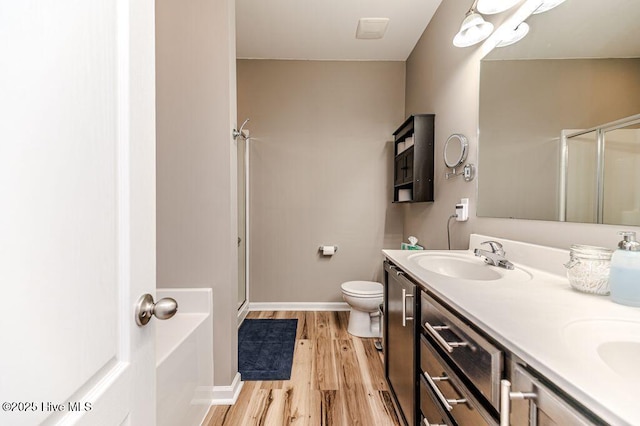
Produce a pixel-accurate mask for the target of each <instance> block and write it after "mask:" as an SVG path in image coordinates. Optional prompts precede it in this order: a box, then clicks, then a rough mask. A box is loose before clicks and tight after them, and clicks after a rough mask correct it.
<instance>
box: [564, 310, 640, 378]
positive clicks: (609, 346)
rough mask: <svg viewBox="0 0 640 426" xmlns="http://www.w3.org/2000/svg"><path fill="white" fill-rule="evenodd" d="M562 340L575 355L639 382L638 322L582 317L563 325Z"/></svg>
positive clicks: (639, 344) (639, 323)
mask: <svg viewBox="0 0 640 426" xmlns="http://www.w3.org/2000/svg"><path fill="white" fill-rule="evenodd" d="M563 332H564V333H563V334H564V336H565V339H564V340H565V343H566V344H567V345H568V346H569V347H570V348H571V350H572V351H578V352H576V353H577V355H578V356H581V357H588V358H589V360H590V361H591V362H597V363H601V364H604V365H606V366H607V367H608V368H609V369H610V370H611V371H613V372H614V373H616V374H617V375H619V376H621V377H625V378H629V379H633V380H638V381H640V369H639V368H638V360H640V321H626V320H608V319H601V320H582V321H576V322H572V323H569V324H568V325H566V326H565V327H564V330H563Z"/></svg>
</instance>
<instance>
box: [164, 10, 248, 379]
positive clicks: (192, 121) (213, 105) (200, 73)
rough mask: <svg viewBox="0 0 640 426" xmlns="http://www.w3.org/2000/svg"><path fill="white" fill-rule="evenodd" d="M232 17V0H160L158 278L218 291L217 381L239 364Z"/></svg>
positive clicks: (215, 295) (166, 284) (166, 283)
mask: <svg viewBox="0 0 640 426" xmlns="http://www.w3.org/2000/svg"><path fill="white" fill-rule="evenodd" d="M234 22H235V17H234V2H233V1H232V0H194V1H189V2H183V1H179V0H159V1H157V2H156V70H157V71H156V96H157V100H156V104H157V105H156V110H157V125H156V126H157V160H156V163H157V280H158V281H157V285H158V287H210V288H212V289H213V316H214V330H213V332H214V384H215V385H229V384H230V383H231V381H232V380H233V377H234V376H235V374H236V372H237V370H238V368H237V312H236V298H237V273H238V272H237V266H236V264H237V249H236V238H237V235H236V223H237V215H236V211H237V205H236V157H235V154H236V151H235V147H234V144H233V141H232V140H231V129H232V128H233V126H234V125H235V116H236V114H235V111H236V104H235V99H236V94H235V36H234V34H235V28H234V25H235V24H234ZM178 303H180V301H179V300H178Z"/></svg>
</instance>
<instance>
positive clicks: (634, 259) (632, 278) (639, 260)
mask: <svg viewBox="0 0 640 426" xmlns="http://www.w3.org/2000/svg"><path fill="white" fill-rule="evenodd" d="M620 235H622V236H623V240H622V241H620V243H619V244H618V250H616V251H615V252H614V253H613V256H611V270H610V273H609V284H610V286H611V299H612V300H613V301H614V302H616V303H620V304H623V305H629V306H638V307H640V243H639V242H637V241H636V233H635V232H620Z"/></svg>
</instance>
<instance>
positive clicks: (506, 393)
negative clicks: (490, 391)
mask: <svg viewBox="0 0 640 426" xmlns="http://www.w3.org/2000/svg"><path fill="white" fill-rule="evenodd" d="M537 396H538V395H536V394H535V393H533V392H511V382H510V381H508V380H500V426H509V414H511V400H512V399H534V398H536V397H537Z"/></svg>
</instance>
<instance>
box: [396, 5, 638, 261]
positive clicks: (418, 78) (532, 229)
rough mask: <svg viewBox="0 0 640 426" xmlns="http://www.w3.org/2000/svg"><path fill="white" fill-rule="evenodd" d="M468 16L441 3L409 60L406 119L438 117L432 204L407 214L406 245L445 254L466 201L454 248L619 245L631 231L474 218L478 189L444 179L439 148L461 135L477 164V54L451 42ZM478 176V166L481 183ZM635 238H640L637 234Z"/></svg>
mask: <svg viewBox="0 0 640 426" xmlns="http://www.w3.org/2000/svg"><path fill="white" fill-rule="evenodd" d="M468 8H469V2H468V1H467V0H447V1H444V2H442V4H441V5H440V7H439V9H438V10H437V12H436V14H435V16H434V17H433V19H432V20H431V22H430V23H429V26H428V27H427V29H426V30H425V32H424V34H423V35H422V37H421V39H420V41H419V42H418V44H417V45H416V47H415V49H414V51H413V52H412V53H411V55H410V56H409V59H408V60H407V86H406V111H405V112H406V114H412V113H419V112H433V113H435V114H436V168H435V170H436V177H435V199H436V201H435V202H434V203H432V204H423V203H420V204H414V205H407V206H405V209H404V234H405V237H406V236H407V235H409V234H415V235H416V236H418V237H419V238H421V240H422V241H424V242H425V243H426V246H427V248H431V249H436V248H446V247H447V233H446V222H447V218H448V217H449V216H450V215H451V214H453V212H454V205H455V203H456V202H458V200H459V199H460V198H461V197H468V198H470V201H471V206H470V209H471V215H470V220H469V222H468V223H454V224H452V227H451V230H452V241H453V244H452V245H453V248H466V247H467V246H468V238H469V234H470V233H482V234H488V235H493V236H496V237H502V238H511V239H516V240H522V241H529V242H532V243H537V244H544V245H550V246H554V247H565V248H566V247H568V246H569V245H570V244H572V243H583V244H593V245H603V246H615V245H616V243H617V241H618V239H619V237H618V235H616V231H618V230H621V229H623V228H630V229H633V227H628V226H625V227H620V226H607V225H592V224H573V223H560V222H546V221H526V220H515V219H492V218H478V217H476V215H475V209H476V181H473V182H470V183H466V182H464V181H462V180H461V179H460V178H456V179H451V180H445V179H444V173H445V168H444V163H443V161H442V160H440V159H441V158H442V147H443V144H444V141H445V140H446V138H447V137H448V136H449V135H450V134H451V133H463V134H465V135H466V136H467V137H468V138H469V141H470V145H471V147H470V148H471V149H470V154H469V159H468V161H469V162H472V163H477V140H478V139H477V131H478V130H477V129H478V113H479V110H478V105H479V103H478V93H479V74H480V59H481V48H480V47H479V46H475V47H470V48H463V49H461V48H456V47H454V46H453V44H452V42H451V41H452V39H453V36H454V35H455V33H456V31H457V30H458V28H459V26H460V23H461V21H462V19H463V17H464V14H465V12H466V11H467V10H468ZM482 172H483V171H482V166H481V165H480V168H479V170H478V173H479V175H480V179H482ZM506 178H508V177H506ZM634 230H636V231H639V232H640V229H638V228H637V227H636V228H635V229H634Z"/></svg>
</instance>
